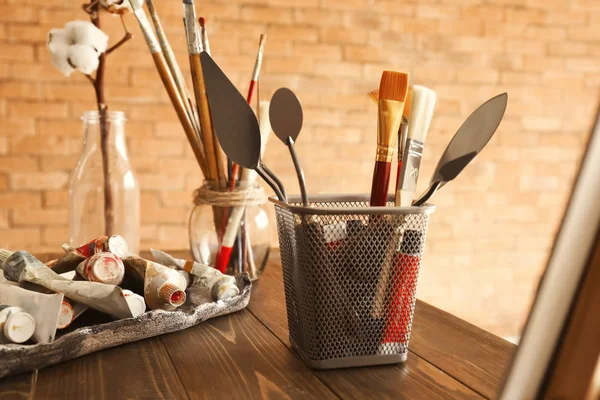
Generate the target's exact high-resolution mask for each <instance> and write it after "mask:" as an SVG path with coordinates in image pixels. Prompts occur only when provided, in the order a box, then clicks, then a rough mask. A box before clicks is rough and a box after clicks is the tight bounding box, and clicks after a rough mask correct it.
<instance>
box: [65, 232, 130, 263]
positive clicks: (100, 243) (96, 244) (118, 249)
mask: <svg viewBox="0 0 600 400" xmlns="http://www.w3.org/2000/svg"><path fill="white" fill-rule="evenodd" d="M74 251H75V252H76V253H78V254H80V255H82V256H83V257H85V258H89V257H92V256H93V255H94V254H96V253H101V252H109V253H113V254H114V255H116V256H117V257H119V258H123V257H125V256H126V255H127V254H128V253H129V249H128V247H127V242H126V241H125V239H124V238H123V237H122V236H119V235H112V236H100V237H99V238H96V239H94V240H92V241H91V242H89V243H86V244H84V245H82V246H79V247H78V248H76V249H75V250H74Z"/></svg>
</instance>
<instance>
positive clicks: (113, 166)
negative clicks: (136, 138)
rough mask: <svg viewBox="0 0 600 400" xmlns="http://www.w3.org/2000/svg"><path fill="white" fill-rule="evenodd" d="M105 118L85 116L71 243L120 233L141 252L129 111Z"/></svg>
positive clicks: (74, 180) (72, 191)
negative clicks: (128, 135) (128, 138)
mask: <svg viewBox="0 0 600 400" xmlns="http://www.w3.org/2000/svg"><path fill="white" fill-rule="evenodd" d="M106 114H107V115H106V117H105V118H102V119H101V118H100V117H99V113H98V111H86V112H85V113H84V114H83V117H82V118H81V119H82V120H83V149H82V152H81V157H80V158H79V161H78V162H77V165H76V166H75V168H74V169H73V172H72V173H71V179H70V182H69V234H70V244H71V246H79V245H81V244H84V243H87V242H89V241H90V240H92V239H94V238H97V237H99V236H102V235H113V234H116V235H121V236H123V237H124V238H125V240H126V241H127V245H128V247H129V251H130V252H132V253H135V254H138V253H139V247H140V235H139V232H140V187H139V184H138V181H137V179H136V177H135V174H134V173H133V170H132V168H131V164H130V163H129V158H128V156H127V146H126V144H125V121H126V119H125V113H123V112H120V111H109V112H107V113H106ZM103 138H105V140H103ZM103 150H104V151H103Z"/></svg>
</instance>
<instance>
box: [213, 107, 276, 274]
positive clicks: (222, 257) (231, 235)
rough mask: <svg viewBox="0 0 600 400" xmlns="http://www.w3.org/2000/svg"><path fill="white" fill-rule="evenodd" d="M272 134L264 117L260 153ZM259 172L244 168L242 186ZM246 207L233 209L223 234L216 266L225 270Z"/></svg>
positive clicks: (267, 120) (266, 108) (261, 122)
mask: <svg viewBox="0 0 600 400" xmlns="http://www.w3.org/2000/svg"><path fill="white" fill-rule="evenodd" d="M260 108H261V109H262V113H263V114H266V113H268V111H269V102H268V101H261V102H260ZM270 134H271V123H270V121H269V118H265V117H263V118H262V119H261V121H260V136H261V143H260V154H261V156H262V154H263V153H264V151H265V147H266V145H267V142H268V140H269V135H270ZM257 175H258V174H257V173H256V171H254V170H251V169H243V170H242V179H241V180H240V186H241V187H242V189H247V188H249V187H250V186H252V184H253V183H254V182H255V181H256V177H257ZM245 210H246V207H244V206H236V207H233V208H232V210H231V215H230V217H229V222H228V223H227V229H226V230H225V234H224V235H223V240H222V242H221V248H220V249H219V255H218V256H217V264H216V268H217V269H218V270H219V271H221V272H224V271H225V270H226V269H227V264H229V259H230V257H231V251H232V248H233V245H234V241H235V238H236V234H237V232H238V230H239V227H240V223H241V221H242V217H243V215H244V212H245Z"/></svg>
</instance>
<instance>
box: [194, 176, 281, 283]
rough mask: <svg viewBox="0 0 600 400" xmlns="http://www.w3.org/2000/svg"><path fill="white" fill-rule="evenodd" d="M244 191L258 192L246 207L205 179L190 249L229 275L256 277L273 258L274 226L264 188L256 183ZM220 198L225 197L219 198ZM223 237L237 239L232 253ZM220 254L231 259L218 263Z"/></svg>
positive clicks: (199, 192)
mask: <svg viewBox="0 0 600 400" xmlns="http://www.w3.org/2000/svg"><path fill="white" fill-rule="evenodd" d="M240 190H242V189H240V188H239V187H238V188H236V189H235V190H234V191H233V195H234V196H236V193H235V192H237V191H240ZM244 190H248V191H250V192H252V193H254V194H252V195H251V197H252V199H250V200H249V201H248V202H246V203H245V204H247V205H246V206H242V205H239V204H241V203H244V202H243V201H242V202H240V201H239V200H238V201H237V202H236V200H235V199H234V200H233V201H232V202H229V201H228V200H227V195H228V194H229V193H227V192H226V191H225V190H219V189H215V187H214V184H213V183H211V182H205V183H204V185H203V186H202V188H200V189H198V190H197V191H196V196H195V200H194V203H195V206H194V209H193V210H192V213H191V215H190V221H189V236H190V248H191V250H192V254H193V256H194V260H196V261H197V262H199V263H202V264H206V265H211V266H214V267H219V266H221V265H222V266H223V267H224V269H225V273H226V274H228V275H236V274H238V273H241V272H247V273H248V275H249V276H250V279H252V280H255V279H258V278H259V277H260V275H261V274H262V273H263V271H264V269H265V265H266V263H267V260H268V258H269V251H270V248H271V229H270V226H269V218H268V215H267V211H266V206H267V205H266V204H265V200H264V197H265V196H264V192H263V191H262V189H260V188H259V187H258V185H257V184H256V183H252V184H249V185H248V188H247V189H244ZM222 195H225V197H221V196H222ZM216 197H219V198H220V199H222V200H216ZM238 199H239V198H238ZM216 204H220V205H216ZM228 204H229V205H228ZM236 204H237V205H236ZM236 214H237V215H238V216H240V217H238V218H237V220H240V223H239V226H238V228H237V229H236V228H235V221H236V217H235V215H236ZM224 222H226V223H224ZM229 225H231V227H229ZM223 226H226V227H225V228H223ZM227 227H228V228H227ZM223 237H226V238H230V239H226V240H225V242H233V244H232V246H231V254H230V255H227V253H228V252H227V251H224V249H222V248H221V247H222V246H221V244H223V242H224V240H223ZM232 237H234V238H235V239H231V238H232ZM225 244H227V243H225ZM223 247H228V246H223ZM219 257H224V258H223V260H226V259H227V258H228V259H229V262H226V261H223V260H219V262H218V258H219Z"/></svg>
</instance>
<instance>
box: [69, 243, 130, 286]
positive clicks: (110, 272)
mask: <svg viewBox="0 0 600 400" xmlns="http://www.w3.org/2000/svg"><path fill="white" fill-rule="evenodd" d="M77 273H78V274H79V275H81V276H83V277H84V278H85V279H87V280H88V281H90V282H99V283H107V284H109V285H119V284H120V283H121V282H122V281H123V276H124V275H125V267H124V266H123V262H122V261H121V259H120V258H119V256H117V255H115V254H113V253H109V252H105V251H103V252H100V253H96V254H93V255H92V256H91V257H90V258H86V259H85V260H83V261H82V262H81V263H80V264H79V265H78V266H77Z"/></svg>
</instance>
